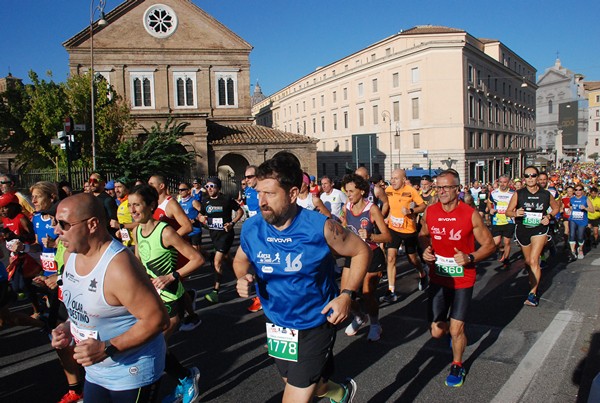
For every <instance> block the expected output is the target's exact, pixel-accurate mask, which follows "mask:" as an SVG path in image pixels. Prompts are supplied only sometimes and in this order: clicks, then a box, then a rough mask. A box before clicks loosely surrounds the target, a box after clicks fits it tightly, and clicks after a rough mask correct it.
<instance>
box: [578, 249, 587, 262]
mask: <svg viewBox="0 0 600 403" xmlns="http://www.w3.org/2000/svg"><path fill="white" fill-rule="evenodd" d="M584 257H585V256H584V255H583V252H582V251H579V253H578V254H577V259H579V260H581V259H583V258H584Z"/></svg>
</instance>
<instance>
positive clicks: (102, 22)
mask: <svg viewBox="0 0 600 403" xmlns="http://www.w3.org/2000/svg"><path fill="white" fill-rule="evenodd" d="M94 1H95V0H91V1H90V96H91V97H90V98H91V102H90V104H91V105H90V107H91V112H92V122H91V123H92V124H91V126H92V169H93V170H94V171H95V170H96V121H95V119H96V118H95V112H94V109H95V105H96V102H95V100H94V81H95V79H96V77H95V74H94V13H95V11H96V10H98V11H99V12H100V19H99V20H98V26H99V27H103V26H105V25H106V24H107V22H106V20H105V19H104V6H105V5H106V0H99V3H98V5H97V6H96V7H95V8H94Z"/></svg>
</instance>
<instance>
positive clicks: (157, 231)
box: [129, 185, 204, 402]
mask: <svg viewBox="0 0 600 403" xmlns="http://www.w3.org/2000/svg"><path fill="white" fill-rule="evenodd" d="M157 206H158V192H157V191H156V189H154V188H153V187H151V186H149V185H139V186H136V187H134V188H133V189H132V190H131V193H130V194H129V211H130V212H131V217H132V218H133V221H134V222H136V223H138V224H139V225H138V227H137V229H136V231H134V234H133V238H134V243H135V245H136V246H135V255H136V256H137V257H138V258H139V259H140V260H141V262H142V264H143V265H144V267H145V268H146V272H147V273H148V275H149V276H150V278H151V280H152V284H153V285H154V288H156V290H157V291H158V293H159V294H160V297H161V299H162V300H163V302H164V303H165V306H166V307H167V311H168V312H169V317H170V322H169V327H168V328H167V329H166V330H165V331H164V335H165V340H167V341H168V339H169V337H170V336H171V335H172V334H173V333H174V332H175V330H176V329H177V327H178V326H179V322H180V321H181V317H182V316H183V303H182V302H183V301H182V299H183V294H184V292H185V290H184V288H183V285H182V284H181V281H180V279H182V278H184V277H186V276H189V275H190V274H191V273H193V272H194V271H195V270H196V269H198V268H199V267H201V266H202V265H203V264H204V258H203V257H202V255H201V254H200V253H199V252H198V251H197V250H196V249H194V247H193V246H192V245H191V244H190V243H188V242H187V241H185V240H184V239H183V238H182V237H181V236H180V235H179V234H178V233H177V232H176V231H175V230H174V229H173V228H172V227H171V226H169V225H168V224H166V223H164V222H160V221H156V220H154V218H153V217H152V213H153V212H154V210H155V209H156V207H157ZM179 253H181V254H182V255H183V256H184V257H186V258H187V259H188V262H187V263H186V264H185V265H184V266H183V267H181V268H180V269H178V270H177V256H178V254H179ZM165 372H166V373H167V374H169V375H170V376H172V377H173V378H175V379H176V380H178V381H179V383H178V385H177V387H176V388H175V390H173V392H172V393H171V394H170V395H169V396H167V397H166V398H165V400H163V401H181V400H183V401H184V402H195V401H196V400H197V399H198V398H199V397H200V391H199V389H198V380H199V379H200V371H199V370H198V368H196V367H193V368H190V369H187V368H185V367H184V366H183V365H181V363H180V362H179V361H178V360H177V358H175V356H174V355H173V353H171V352H170V351H169V350H167V357H166V361H165Z"/></svg>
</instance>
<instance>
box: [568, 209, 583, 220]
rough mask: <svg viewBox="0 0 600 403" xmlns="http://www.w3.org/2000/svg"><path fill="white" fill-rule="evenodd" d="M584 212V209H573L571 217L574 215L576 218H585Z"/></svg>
mask: <svg viewBox="0 0 600 403" xmlns="http://www.w3.org/2000/svg"><path fill="white" fill-rule="evenodd" d="M583 214H584V212H583V211H581V210H577V211H573V214H571V217H573V219H574V220H583Z"/></svg>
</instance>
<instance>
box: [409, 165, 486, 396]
mask: <svg viewBox="0 0 600 403" xmlns="http://www.w3.org/2000/svg"><path fill="white" fill-rule="evenodd" d="M459 183H460V181H459V176H458V173H457V172H456V171H454V170H447V171H444V172H442V173H441V174H440V175H439V176H438V178H437V190H438V198H439V202H437V203H435V204H432V205H431V206H429V207H427V210H425V215H424V216H423V220H422V221H423V228H422V229H421V232H420V233H419V242H420V244H421V247H422V248H423V260H424V261H425V262H426V263H427V264H428V265H429V276H430V277H431V284H430V285H429V304H428V305H429V312H428V316H429V320H430V323H431V336H432V337H433V338H436V339H439V338H442V337H444V336H446V335H448V334H450V336H451V337H452V364H451V366H450V374H449V375H448V377H447V378H446V385H447V386H451V387H459V386H462V384H463V381H464V378H465V375H466V371H465V370H464V368H463V363H462V359H463V354H464V351H465V348H466V346H467V337H466V335H465V321H466V318H467V314H468V308H469V304H470V302H471V298H472V296H473V287H474V286H475V281H476V279H477V273H476V267H475V263H476V262H478V261H481V260H484V259H485V258H486V257H488V256H489V255H490V254H492V253H493V252H494V249H495V245H494V240H493V239H492V235H491V233H490V231H489V230H488V229H487V227H486V226H485V224H484V222H483V218H482V217H481V215H480V214H479V212H478V211H476V210H475V209H473V208H472V207H471V206H469V205H468V204H466V203H464V202H462V201H459V200H458V193H459V186H460V185H459ZM475 242H477V243H478V244H479V245H481V246H480V247H479V249H475ZM448 321H449V322H450V323H448Z"/></svg>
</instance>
